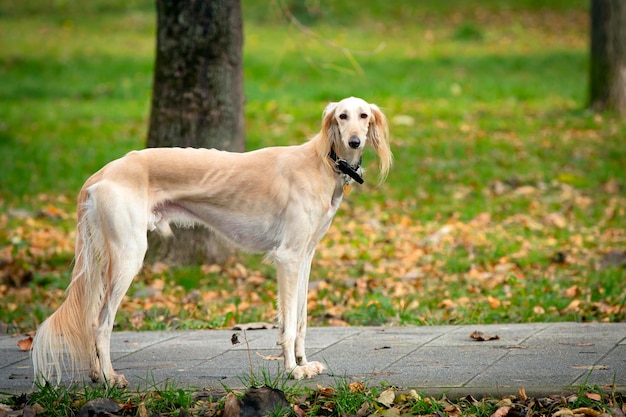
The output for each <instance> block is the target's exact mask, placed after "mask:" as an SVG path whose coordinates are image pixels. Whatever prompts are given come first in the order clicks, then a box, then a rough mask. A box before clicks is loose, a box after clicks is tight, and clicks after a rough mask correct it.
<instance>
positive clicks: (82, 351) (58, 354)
mask: <svg viewBox="0 0 626 417" xmlns="http://www.w3.org/2000/svg"><path fill="white" fill-rule="evenodd" d="M98 223H99V219H98V216H97V212H96V207H95V201H94V200H93V199H92V198H90V196H89V190H88V188H86V187H83V189H82V190H81V192H80V194H79V198H78V224H77V233H76V250H75V254H76V255H75V264H74V270H73V272H72V281H71V283H70V285H69V287H68V288H67V291H66V299H65V301H64V302H63V303H62V304H61V306H60V307H59V308H58V310H57V311H55V312H54V313H53V314H52V315H51V316H50V317H48V319H46V320H45V321H44V322H43V323H42V324H41V326H40V327H39V329H38V330H37V333H36V335H35V337H34V339H33V346H32V351H31V357H32V361H33V369H34V373H35V380H37V381H40V382H42V383H44V382H46V381H48V382H56V384H59V383H60V382H61V378H62V375H63V373H64V372H67V371H68V370H69V373H70V374H72V375H74V374H75V372H76V371H77V370H79V369H85V368H87V367H89V364H90V363H91V364H96V363H97V362H96V360H97V358H96V346H95V336H94V330H95V326H96V324H97V318H98V314H99V311H100V308H101V303H102V299H103V296H104V293H105V291H106V288H105V279H104V273H105V271H106V268H108V265H109V262H108V256H107V252H106V245H105V243H104V237H103V236H102V232H101V230H102V229H101V228H100V227H99V224H98ZM66 354H67V356H66Z"/></svg>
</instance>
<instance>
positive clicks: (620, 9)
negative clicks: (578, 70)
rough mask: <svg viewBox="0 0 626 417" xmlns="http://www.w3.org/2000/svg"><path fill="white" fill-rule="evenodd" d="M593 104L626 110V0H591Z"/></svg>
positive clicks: (620, 112) (591, 101) (599, 109)
mask: <svg viewBox="0 0 626 417" xmlns="http://www.w3.org/2000/svg"><path fill="white" fill-rule="evenodd" d="M590 14H591V68H590V83H589V85H590V89H589V93H590V94H589V95H590V99H589V106H590V107H591V108H592V109H594V110H597V111H604V110H610V111H615V112H616V113H619V114H626V1H624V0H591V12H590Z"/></svg>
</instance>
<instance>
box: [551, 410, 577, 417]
mask: <svg viewBox="0 0 626 417" xmlns="http://www.w3.org/2000/svg"><path fill="white" fill-rule="evenodd" d="M573 415H574V413H573V412H572V410H570V409H569V408H561V409H559V410H557V411H556V412H554V413H552V417H562V416H573Z"/></svg>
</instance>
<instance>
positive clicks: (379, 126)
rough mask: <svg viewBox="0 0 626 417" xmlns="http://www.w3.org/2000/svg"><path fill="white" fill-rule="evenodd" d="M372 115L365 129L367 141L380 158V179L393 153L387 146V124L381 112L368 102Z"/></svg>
mask: <svg viewBox="0 0 626 417" xmlns="http://www.w3.org/2000/svg"><path fill="white" fill-rule="evenodd" d="M370 109H371V111H372V117H371V118H370V126H369V129H368V130H367V139H368V142H369V143H371V144H372V146H373V147H374V149H375V150H376V153H377V154H378V158H379V160H380V165H379V166H380V180H381V182H382V181H384V180H385V178H386V177H387V174H388V173H389V168H391V164H392V162H393V155H392V153H391V149H390V148H389V124H388V123H387V118H386V117H385V115H384V114H383V112H382V111H381V110H380V109H379V108H378V106H377V105H375V104H370Z"/></svg>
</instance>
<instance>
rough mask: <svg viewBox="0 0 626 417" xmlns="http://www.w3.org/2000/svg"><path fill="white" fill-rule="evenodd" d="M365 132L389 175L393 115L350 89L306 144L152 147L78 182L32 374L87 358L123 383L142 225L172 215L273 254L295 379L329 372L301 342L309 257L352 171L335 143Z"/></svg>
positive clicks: (56, 374) (150, 226)
mask: <svg viewBox="0 0 626 417" xmlns="http://www.w3.org/2000/svg"><path fill="white" fill-rule="evenodd" d="M350 138H352V142H353V143H352V144H350V140H351V139H350ZM355 138H357V139H358V141H356V142H358V146H356V147H355V146H354V145H355V143H356V142H355ZM368 143H369V144H370V145H371V146H373V147H374V149H375V150H376V151H377V153H378V155H379V158H380V167H381V178H384V177H385V175H386V174H387V172H388V170H389V167H390V165H391V160H392V156H391V152H390V150H389V143H388V127H387V121H386V118H385V116H384V115H383V113H382V112H381V111H380V110H379V109H378V107H376V106H375V105H373V104H368V103H366V102H365V101H363V100H361V99H359V98H354V97H350V98H347V99H344V100H342V101H340V102H338V103H331V104H329V105H328V106H327V107H326V109H325V111H324V114H323V119H322V129H321V131H320V132H319V133H318V134H317V135H316V136H315V137H314V138H312V139H311V140H310V141H308V142H306V143H304V144H302V145H299V146H286V147H273V148H264V149H260V150H257V151H252V152H246V153H230V152H223V151H218V150H215V149H191V148H188V149H180V148H153V149H144V150H141V151H133V152H130V153H128V154H127V155H126V156H124V157H122V158H120V159H118V160H115V161H113V162H111V163H109V164H107V165H106V166H105V167H103V168H102V169H101V170H100V171H98V172H97V173H95V174H94V175H93V176H91V177H90V178H89V179H88V180H87V182H86V183H85V185H84V186H83V188H82V189H81V191H80V194H79V199H78V204H79V205H78V225H77V238H76V260H75V267H74V271H73V273H72V282H71V284H70V286H69V287H68V290H67V298H66V300H65V301H64V302H63V304H62V305H61V306H60V307H59V309H58V310H57V311H56V312H55V313H54V314H52V315H51V316H50V317H49V318H48V319H47V320H46V321H45V322H44V323H43V324H42V325H41V326H40V328H39V330H38V331H37V334H36V335H35V338H34V341H33V349H32V360H33V367H34V371H35V377H36V378H37V379H39V380H50V381H56V382H57V383H59V382H60V381H61V378H62V373H63V371H65V370H66V368H69V371H70V372H72V373H73V372H74V371H76V370H79V369H84V368H88V369H89V376H90V377H91V378H92V380H94V381H97V380H100V381H108V382H109V383H115V384H119V385H122V386H123V385H126V384H127V381H126V379H125V378H124V376H123V375H121V374H118V373H116V372H115V371H114V370H113V365H112V364H111V358H110V338H111V332H112V329H113V322H114V319H115V313H116V311H117V309H118V307H119V304H120V302H121V301H122V298H123V296H124V294H125V293H126V291H127V290H128V288H129V286H130V284H131V282H132V280H133V278H134V277H135V275H136V274H137V273H138V272H139V270H140V268H141V265H142V263H143V258H144V255H145V253H146V250H147V246H148V245H147V237H146V232H147V231H149V230H156V231H158V232H160V233H162V234H166V235H167V234H169V233H171V230H170V227H169V224H170V223H174V224H177V225H203V226H206V227H208V228H211V229H212V230H214V231H216V232H217V233H219V234H220V235H222V236H223V237H224V238H225V239H227V240H229V241H230V242H232V243H235V244H237V245H239V246H240V247H242V248H244V249H247V250H249V251H253V252H265V253H267V254H268V256H269V257H270V258H272V259H273V260H274V261H275V263H276V269H277V276H278V306H279V311H280V314H279V319H280V323H281V327H280V329H281V330H280V335H279V340H278V342H279V344H280V345H281V346H282V348H283V355H284V360H285V367H286V369H288V370H290V371H291V372H292V376H293V377H294V378H298V379H299V378H302V377H311V376H313V375H316V374H319V373H321V372H322V371H323V370H324V369H325V367H324V365H323V364H321V363H319V362H309V361H308V360H307V358H306V355H305V351H304V339H305V334H306V325H307V310H306V307H307V289H308V281H309V273H310V270H311V260H312V259H313V255H314V252H315V247H316V245H317V243H318V242H319V241H320V239H321V238H322V237H323V236H324V234H325V233H326V231H327V230H328V227H329V226H330V223H331V221H332V219H333V217H334V215H335V213H336V211H337V208H338V206H339V203H340V202H341V200H342V197H343V186H344V185H345V184H346V183H348V182H350V181H351V179H349V178H348V177H347V176H346V175H345V174H342V173H340V172H338V171H337V170H336V169H335V167H334V163H333V161H331V160H330V158H329V157H328V155H329V153H330V151H331V149H333V150H334V151H335V153H336V154H337V155H338V156H339V157H340V158H342V159H344V160H346V161H347V162H348V163H349V164H351V165H357V164H358V163H359V161H360V158H361V154H362V152H363V147H364V146H365V145H366V144H368ZM351 145H352V146H351ZM64 351H65V352H66V353H67V354H68V355H69V359H68V360H65V356H64V354H63V352H64Z"/></svg>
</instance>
